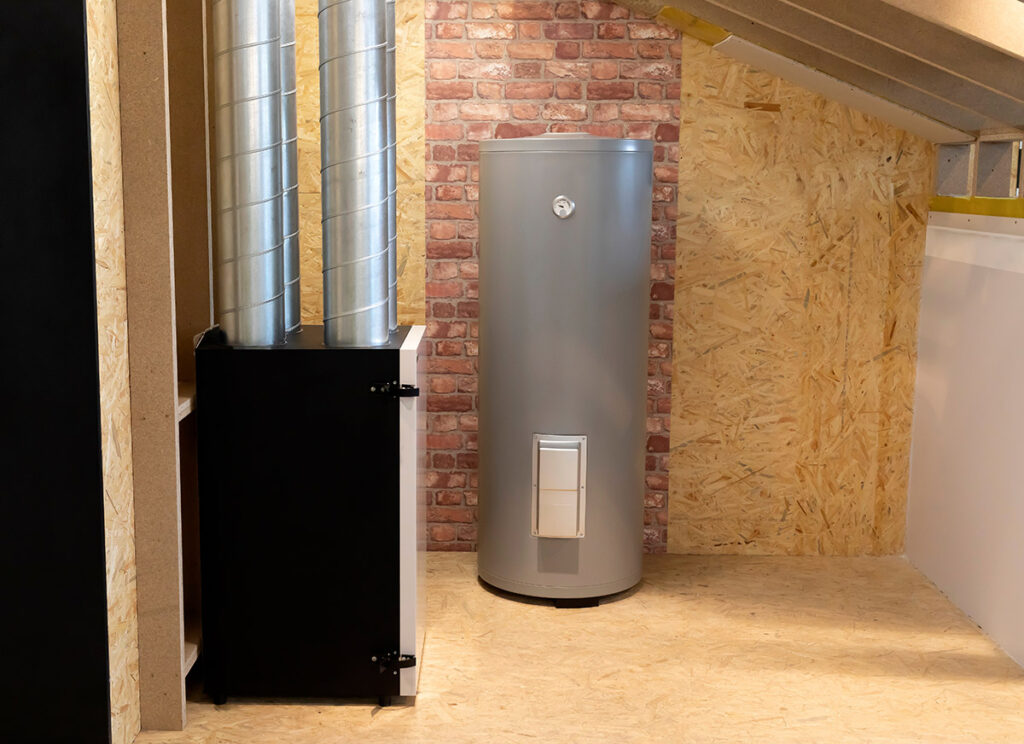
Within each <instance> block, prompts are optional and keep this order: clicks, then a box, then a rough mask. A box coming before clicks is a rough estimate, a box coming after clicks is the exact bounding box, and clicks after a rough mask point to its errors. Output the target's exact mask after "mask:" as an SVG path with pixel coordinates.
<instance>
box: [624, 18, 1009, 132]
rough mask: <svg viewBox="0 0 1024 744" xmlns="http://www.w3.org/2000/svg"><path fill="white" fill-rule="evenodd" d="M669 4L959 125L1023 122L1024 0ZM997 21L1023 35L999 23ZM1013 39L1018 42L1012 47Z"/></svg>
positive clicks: (972, 128)
mask: <svg viewBox="0 0 1024 744" xmlns="http://www.w3.org/2000/svg"><path fill="white" fill-rule="evenodd" d="M622 1H623V4H627V5H632V6H635V5H639V4H640V3H637V2H634V1H631V0H622ZM646 5H648V6H650V5H653V3H652V2H649V1H648V2H646ZM665 5H667V6H668V7H670V8H674V9H676V10H680V11H683V12H685V13H688V14H691V15H693V16H696V17H698V18H701V19H703V20H705V21H707V22H710V23H712V24H716V25H718V26H721V27H722V28H724V29H726V30H727V31H729V32H731V33H733V34H735V35H736V36H737V37H739V38H741V39H743V40H745V41H748V42H751V43H753V44H756V45H757V46H761V47H764V48H765V49H767V50H769V51H772V52H775V53H777V54H780V55H782V56H783V57H786V58H788V59H790V60H793V61H795V62H798V63H800V64H802V65H805V66H807V67H810V68H812V69H814V70H818V71H820V72H822V73H824V74H826V75H829V76H831V77H833V78H836V79H837V80H840V81H843V82H845V83H848V84H850V85H853V86H855V87H857V88H860V89H861V90H863V91H866V92H867V93H870V94H872V95H874V96H877V97H879V98H882V99H884V100H886V101H890V102H892V103H895V104H897V105H899V106H902V107H905V108H907V109H909V110H911V111H913V112H916V113H918V114H920V115H922V116H925V117H928V118H929V119H933V120H935V121H936V122H940V123H942V124H945V125H947V126H949V127H952V128H954V129H957V130H960V131H963V132H967V133H970V134H972V135H977V134H979V133H985V132H992V131H1004V130H1014V129H1019V128H1021V127H1024V41H1022V39H1024V3H1020V2H1018V1H1017V0H972V2H970V3H963V2H959V1H958V0H885V1H884V2H883V0H858V2H856V3H854V2H849V1H848V0H665ZM965 5H969V6H971V7H970V8H969V9H965V8H964V7H963V6H965ZM979 8H980V10H979ZM997 21H998V22H1001V23H1002V25H1003V26H1004V27H1009V28H1018V29H1021V30H1022V35H1020V36H1016V37H1015V36H1014V35H1013V34H1008V33H1007V32H1006V30H1005V28H1002V29H995V28H991V27H992V25H993V24H995V23H996V22H997ZM957 24H961V25H962V28H961V27H960V26H958V25H957ZM987 31H991V33H990V34H988V35H987V36H986V35H985V34H986V32H987ZM1014 39H1016V42H1015V43H1016V44H1017V47H1018V48H1013V47H1009V48H1008V46H1007V45H1008V44H1010V43H1011V42H1013V41H1014Z"/></svg>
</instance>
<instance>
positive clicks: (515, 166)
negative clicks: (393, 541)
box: [477, 134, 653, 598]
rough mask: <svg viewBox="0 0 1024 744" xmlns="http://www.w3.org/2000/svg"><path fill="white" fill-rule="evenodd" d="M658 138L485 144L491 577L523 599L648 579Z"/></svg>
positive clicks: (484, 409)
mask: <svg viewBox="0 0 1024 744" xmlns="http://www.w3.org/2000/svg"><path fill="white" fill-rule="evenodd" d="M652 149H653V148H652V144H651V143H650V142H648V141H643V140H626V139H612V138H604V137H592V136H588V135H582V134H548V135H542V136H539V137H524V138H521V139H509V140H491V141H487V142H482V143H481V144H480V334H479V336H480V342H479V343H480V352H479V353H480V356H479V364H480V388H479V395H480V404H479V409H480V410H479V463H480V470H479V476H480V484H479V491H480V522H479V537H478V541H479V546H478V547H479V553H478V556H477V559H478V570H479V574H480V577H481V578H482V579H483V580H484V581H486V582H487V583H488V584H491V585H493V586H496V587H499V588H501V589H505V590H508V591H511V592H516V593H519V594H527V595H532V596H538V597H553V598H588V597H599V596H603V595H606V594H613V593H615V592H619V591H623V590H625V589H628V588H629V587H631V586H633V585H634V584H636V583H637V582H638V581H639V580H640V570H641V553H642V524H643V492H644V438H645V428H646V427H645V422H646V418H647V413H646V411H647V409H646V381H647V335H648V330H647V316H648V307H649V292H650V290H649V287H650V233H651V186H652Z"/></svg>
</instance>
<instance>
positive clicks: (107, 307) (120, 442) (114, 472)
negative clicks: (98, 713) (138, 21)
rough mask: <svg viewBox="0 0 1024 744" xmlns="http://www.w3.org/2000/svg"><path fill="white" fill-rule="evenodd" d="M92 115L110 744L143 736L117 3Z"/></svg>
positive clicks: (101, 24)
mask: <svg viewBox="0 0 1024 744" xmlns="http://www.w3.org/2000/svg"><path fill="white" fill-rule="evenodd" d="M86 13H87V19H88V36H89V116H90V123H91V128H92V169H93V178H92V189H93V219H94V231H95V240H96V311H97V325H98V331H99V335H98V338H99V365H100V368H99V372H100V416H101V427H102V436H103V493H104V500H103V505H104V525H105V534H106V563H107V569H106V570H107V632H108V635H109V644H110V648H109V657H110V710H111V721H110V722H111V741H112V742H113V744H130V742H131V741H132V740H133V739H134V738H135V735H136V734H137V733H138V732H139V726H140V724H139V716H140V707H139V624H138V620H139V618H138V606H137V603H136V587H135V503H134V498H133V491H132V434H131V397H130V391H129V375H128V305H127V297H126V294H125V255H124V248H125V245H124V193H123V191H122V186H121V175H122V174H121V109H120V105H119V101H118V90H119V87H118V86H119V82H118V69H117V16H116V11H115V4H114V0H89V2H88V3H87V5H86Z"/></svg>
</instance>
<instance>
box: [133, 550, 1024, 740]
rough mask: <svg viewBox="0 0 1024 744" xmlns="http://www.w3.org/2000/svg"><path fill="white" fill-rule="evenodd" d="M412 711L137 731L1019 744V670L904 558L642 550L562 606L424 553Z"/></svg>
mask: <svg viewBox="0 0 1024 744" xmlns="http://www.w3.org/2000/svg"><path fill="white" fill-rule="evenodd" d="M427 565H428V577H427V610H426V617H427V640H426V647H425V650H424V652H423V654H422V664H423V665H422V669H421V671H420V682H419V689H420V694H419V696H418V697H417V699H416V704H415V705H396V706H394V707H392V708H386V709H382V708H377V707H376V706H375V705H374V704H373V701H366V700H347V701H338V702H330V703H314V702H311V701H306V702H304V703H302V702H296V701H288V702H286V701H278V702H270V701H243V702H231V703H230V704H228V705H225V706H220V707H215V706H213V705H212V704H210V703H209V702H198V701H193V702H190V703H189V725H188V728H187V729H186V730H185V731H184V732H182V733H178V734H149V733H144V734H142V736H140V737H139V739H138V744H312V743H313V742H315V743H316V744H342V743H347V742H368V743H372V742H410V743H413V742H416V743H424V744H425V743H427V742H431V743H433V742H451V743H452V744H461V743H466V744H470V743H472V744H479V742H559V743H561V742H580V743H582V742H586V743H588V744H589V743H592V742H602V743H604V742H673V743H677V742H678V743H680V744H684V743H689V742H693V743H694V744H696V743H697V742H700V743H702V744H708V743H709V742H792V743H793V744H796V743H798V742H799V743H800V744H805V743H806V742H831V743H835V744H842V743H845V742H887V743H890V744H900V743H901V744H911V743H914V744H916V743H917V742H937V743H938V742H947V743H948V742H958V743H961V744H962V743H963V742H987V743H989V744H994V743H996V742H1007V743H1009V742H1019V741H1020V732H1021V731H1022V730H1024V671H1022V670H1021V668H1020V667H1018V666H1017V665H1016V664H1014V663H1013V662H1012V661H1011V660H1010V659H1009V658H1007V657H1006V656H1005V655H1004V654H1003V653H1002V652H1000V651H999V649H998V648H996V646H995V644H993V643H992V641H990V640H989V639H988V638H986V637H985V636H984V635H983V634H982V633H981V632H980V631H979V630H978V629H977V628H976V627H975V626H974V625H973V624H972V623H971V622H970V620H968V619H967V618H966V617H964V616H963V615H962V614H961V613H960V612H959V611H958V610H957V609H956V608H955V607H954V606H953V605H952V604H950V602H949V601H948V600H947V599H946V598H945V597H943V596H942V595H941V594H940V593H939V592H938V591H937V590H936V589H935V588H934V587H933V586H932V585H931V584H930V583H929V582H928V580H927V579H925V578H924V577H923V576H921V575H920V574H919V573H918V572H917V571H915V570H914V569H913V568H912V567H911V566H910V565H909V564H908V563H907V562H906V561H904V560H903V559H900V558H819V557H813V558H810V557H777V556H773V557H750V556H674V555H667V556H666V555H656V556H646V557H645V563H644V581H643V583H642V584H641V585H640V586H639V588H638V589H637V590H636V591H635V592H634V593H630V594H627V595H626V596H625V597H623V598H621V599H619V600H618V601H614V602H610V603H606V604H603V605H602V606H600V607H597V608H590V609H579V610H565V609H555V608H554V607H552V606H550V605H548V604H543V603H530V602H520V601H513V600H510V599H507V598H505V597H501V596H497V595H495V594H492V593H491V592H489V591H487V590H486V589H484V588H483V587H481V586H480V584H479V583H478V582H477V580H476V562H475V559H474V558H473V556H471V555H466V554H441V553H431V554H429V555H428V556H427Z"/></svg>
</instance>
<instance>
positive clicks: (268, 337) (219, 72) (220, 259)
mask: <svg viewBox="0 0 1024 744" xmlns="http://www.w3.org/2000/svg"><path fill="white" fill-rule="evenodd" d="M212 16H213V22H212V36H213V77H214V126H215V139H214V149H215V172H216V178H215V180H216V191H215V209H214V211H215V220H216V222H215V227H214V229H215V235H216V249H217V250H216V253H215V260H216V275H217V305H218V310H217V314H218V321H219V322H220V325H221V328H222V329H223V331H224V333H225V335H226V336H227V339H228V341H229V342H230V343H232V344H235V345H239V346H270V345H273V344H277V343H280V342H281V341H283V340H284V264H283V261H282V251H281V246H282V239H283V226H282V211H281V40H280V5H279V0H259V2H253V0H215V2H214V3H213V13H212Z"/></svg>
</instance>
